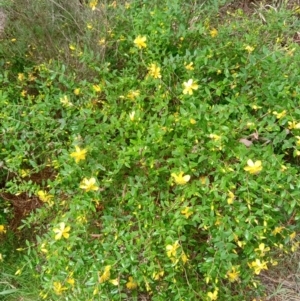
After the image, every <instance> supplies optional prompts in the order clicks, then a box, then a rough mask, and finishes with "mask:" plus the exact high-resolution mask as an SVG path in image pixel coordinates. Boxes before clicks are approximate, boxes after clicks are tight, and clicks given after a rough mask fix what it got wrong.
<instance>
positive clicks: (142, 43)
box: [133, 36, 147, 49]
mask: <svg viewBox="0 0 300 301" xmlns="http://www.w3.org/2000/svg"><path fill="white" fill-rule="evenodd" d="M146 40H147V38H146V37H145V36H143V37H141V36H137V37H136V38H135V40H134V41H133V43H134V44H135V46H136V47H137V48H139V49H142V48H146V47H147V44H146Z"/></svg>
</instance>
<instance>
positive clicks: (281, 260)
mask: <svg viewBox="0 0 300 301" xmlns="http://www.w3.org/2000/svg"><path fill="white" fill-rule="evenodd" d="M298 239H299V238H298ZM260 278H261V281H262V283H263V285H264V286H265V288H266V298H265V300H266V301H300V250H297V251H296V252H295V253H293V254H278V265H277V266H274V267H272V268H270V269H269V270H268V271H266V272H264V273H263V274H261V276H260Z"/></svg>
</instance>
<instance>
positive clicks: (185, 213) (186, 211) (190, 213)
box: [181, 207, 193, 218]
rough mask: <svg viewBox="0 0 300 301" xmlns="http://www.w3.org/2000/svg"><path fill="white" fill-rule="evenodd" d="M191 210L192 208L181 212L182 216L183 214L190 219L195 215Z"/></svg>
mask: <svg viewBox="0 0 300 301" xmlns="http://www.w3.org/2000/svg"><path fill="white" fill-rule="evenodd" d="M190 209H191V208H190V207H185V208H184V209H183V210H181V214H183V215H184V216H185V217H186V218H189V217H190V216H191V215H192V214H193V211H190Z"/></svg>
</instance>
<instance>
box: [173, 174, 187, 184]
mask: <svg viewBox="0 0 300 301" xmlns="http://www.w3.org/2000/svg"><path fill="white" fill-rule="evenodd" d="M171 176H172V177H173V178H174V181H175V183H176V184H178V185H184V184H186V183H187V182H188V181H189V180H190V179H191V176H190V175H185V176H183V172H182V171H181V172H180V173H179V174H178V175H177V174H175V173H172V174H171Z"/></svg>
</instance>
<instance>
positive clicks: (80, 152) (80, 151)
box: [70, 145, 87, 163]
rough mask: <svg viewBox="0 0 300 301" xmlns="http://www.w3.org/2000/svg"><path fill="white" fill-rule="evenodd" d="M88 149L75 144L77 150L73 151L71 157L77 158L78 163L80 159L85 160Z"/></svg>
mask: <svg viewBox="0 0 300 301" xmlns="http://www.w3.org/2000/svg"><path fill="white" fill-rule="evenodd" d="M86 153H87V150H86V149H80V147H78V146H77V145H76V146H75V152H73V153H71V155H70V156H71V157H72V158H74V159H75V162H76V163H78V162H79V161H80V160H85V156H86Z"/></svg>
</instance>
